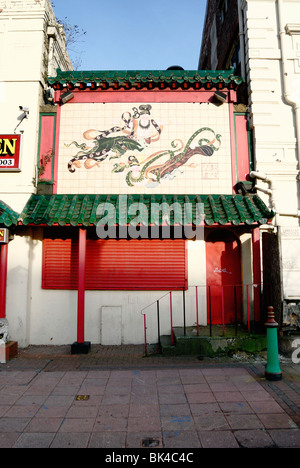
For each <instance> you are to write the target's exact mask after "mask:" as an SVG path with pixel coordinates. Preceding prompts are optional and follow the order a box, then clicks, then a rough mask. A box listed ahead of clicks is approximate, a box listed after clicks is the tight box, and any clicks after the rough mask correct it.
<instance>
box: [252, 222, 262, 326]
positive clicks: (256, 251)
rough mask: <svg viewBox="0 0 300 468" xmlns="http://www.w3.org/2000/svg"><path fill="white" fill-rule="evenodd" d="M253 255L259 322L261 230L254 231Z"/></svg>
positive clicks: (257, 318) (254, 293)
mask: <svg viewBox="0 0 300 468" xmlns="http://www.w3.org/2000/svg"><path fill="white" fill-rule="evenodd" d="M252 256H253V284H254V287H253V296H254V298H253V299H254V320H255V322H259V321H260V319H261V317H260V312H261V310H260V308H261V306H260V293H261V267H260V230H259V228H256V229H253V231H252Z"/></svg>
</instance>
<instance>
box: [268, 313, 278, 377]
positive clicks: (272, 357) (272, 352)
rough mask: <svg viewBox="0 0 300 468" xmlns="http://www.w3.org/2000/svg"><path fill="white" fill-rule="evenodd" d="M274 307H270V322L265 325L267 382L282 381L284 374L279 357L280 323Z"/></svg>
mask: <svg viewBox="0 0 300 468" xmlns="http://www.w3.org/2000/svg"><path fill="white" fill-rule="evenodd" d="M274 317H275V315H274V309H273V307H268V320H267V322H266V323H265V326H266V327H267V366H266V370H265V376H266V379H267V380H273V381H275V380H281V379H282V372H281V369H280V367H279V357H278V336H277V328H278V323H277V322H276V321H275V318H274Z"/></svg>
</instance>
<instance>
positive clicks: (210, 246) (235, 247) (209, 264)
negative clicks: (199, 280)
mask: <svg viewBox="0 0 300 468" xmlns="http://www.w3.org/2000/svg"><path fill="white" fill-rule="evenodd" d="M241 279H242V278H241V252H240V244H239V241H238V240H237V238H236V237H235V236H234V235H233V234H232V233H231V232H230V231H227V230H225V229H224V230H216V231H214V232H213V233H211V234H210V235H209V236H208V239H207V241H206V281H207V286H208V288H207V290H208V318H207V321H208V323H210V316H211V323H212V324H225V323H227V324H228V323H235V322H236V321H237V322H240V321H241V307H242V287H241V282H242V281H241Z"/></svg>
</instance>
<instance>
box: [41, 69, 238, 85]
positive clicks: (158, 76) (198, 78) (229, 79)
mask: <svg viewBox="0 0 300 468" xmlns="http://www.w3.org/2000/svg"><path fill="white" fill-rule="evenodd" d="M243 81H244V80H243V78H242V77H240V76H236V75H235V74H234V69H233V68H231V69H229V70H123V71H122V70H120V71H119V70H117V71H116V70H115V71H114V70H99V71H97V70H86V71H61V70H60V69H59V68H58V69H57V70H56V76H54V77H49V78H48V83H49V84H50V85H51V86H53V87H55V88H60V89H62V88H64V87H67V86H70V87H74V88H76V87H80V86H82V85H84V86H90V85H91V84H92V83H93V85H94V86H96V87H105V88H114V89H116V88H117V89H118V88H130V87H133V88H135V87H138V86H139V85H142V86H149V84H152V85H153V87H154V86H159V85H161V83H163V84H164V85H165V86H166V87H171V86H172V85H177V86H182V85H183V84H184V83H186V84H187V85H188V87H195V85H196V84H197V86H198V85H202V86H206V85H210V86H211V87H216V86H217V85H220V84H221V85H222V86H224V87H232V88H236V87H237V86H239V85H240V84H241V83H242V82H243Z"/></svg>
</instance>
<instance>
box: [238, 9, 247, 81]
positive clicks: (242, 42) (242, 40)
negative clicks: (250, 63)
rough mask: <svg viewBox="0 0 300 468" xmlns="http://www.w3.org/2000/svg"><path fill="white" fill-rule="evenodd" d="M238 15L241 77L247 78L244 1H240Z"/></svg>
mask: <svg viewBox="0 0 300 468" xmlns="http://www.w3.org/2000/svg"><path fill="white" fill-rule="evenodd" d="M238 15H239V36H240V55H241V75H242V78H244V79H245V78H246V68H245V32H244V17H243V10H242V0H238Z"/></svg>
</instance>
